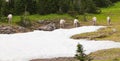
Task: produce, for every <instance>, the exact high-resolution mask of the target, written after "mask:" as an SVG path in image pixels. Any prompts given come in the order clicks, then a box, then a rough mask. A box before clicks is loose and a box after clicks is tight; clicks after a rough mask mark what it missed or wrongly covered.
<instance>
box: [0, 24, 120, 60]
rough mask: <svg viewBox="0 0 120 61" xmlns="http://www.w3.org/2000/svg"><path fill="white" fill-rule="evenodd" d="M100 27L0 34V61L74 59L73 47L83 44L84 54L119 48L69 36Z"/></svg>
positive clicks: (74, 51)
mask: <svg viewBox="0 0 120 61" xmlns="http://www.w3.org/2000/svg"><path fill="white" fill-rule="evenodd" d="M101 27H102V26H83V27H79V28H73V29H57V30H55V31H37V30H36V31H34V32H28V33H18V34H9V35H8V34H0V61H29V60H31V59H36V58H54V57H73V56H74V55H75V53H76V45H77V44H78V43H80V44H82V45H83V47H84V49H85V50H86V51H85V53H86V54H89V53H91V52H94V51H97V50H101V49H108V48H120V43H118V42H112V41H94V40H93V41H89V40H73V39H70V36H72V35H74V34H78V33H85V32H92V31H96V30H98V29H99V28H101Z"/></svg>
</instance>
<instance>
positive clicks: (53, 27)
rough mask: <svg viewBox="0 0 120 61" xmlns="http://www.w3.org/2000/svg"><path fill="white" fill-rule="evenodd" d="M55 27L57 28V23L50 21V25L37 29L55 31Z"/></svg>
mask: <svg viewBox="0 0 120 61" xmlns="http://www.w3.org/2000/svg"><path fill="white" fill-rule="evenodd" d="M55 29H56V26H55V23H49V24H48V25H45V26H41V27H39V28H38V29H37V30H44V31H53V30H55Z"/></svg>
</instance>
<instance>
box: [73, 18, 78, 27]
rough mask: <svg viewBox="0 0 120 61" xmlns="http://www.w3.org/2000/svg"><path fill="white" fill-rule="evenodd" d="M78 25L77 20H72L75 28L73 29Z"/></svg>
mask: <svg viewBox="0 0 120 61" xmlns="http://www.w3.org/2000/svg"><path fill="white" fill-rule="evenodd" d="M78 25H79V21H78V19H74V26H75V27H78Z"/></svg>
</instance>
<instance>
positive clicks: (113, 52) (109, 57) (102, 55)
mask: <svg viewBox="0 0 120 61" xmlns="http://www.w3.org/2000/svg"><path fill="white" fill-rule="evenodd" d="M119 52H120V48H113V49H105V50H99V51H96V52H94V53H91V54H90V56H92V57H94V60H93V61H113V60H115V59H118V60H120V53H119Z"/></svg>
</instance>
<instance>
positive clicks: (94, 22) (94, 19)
mask: <svg viewBox="0 0 120 61" xmlns="http://www.w3.org/2000/svg"><path fill="white" fill-rule="evenodd" d="M92 21H93V25H96V21H97V18H96V17H93V18H92Z"/></svg>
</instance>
